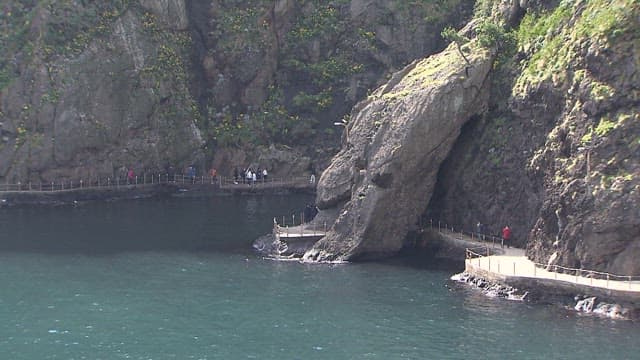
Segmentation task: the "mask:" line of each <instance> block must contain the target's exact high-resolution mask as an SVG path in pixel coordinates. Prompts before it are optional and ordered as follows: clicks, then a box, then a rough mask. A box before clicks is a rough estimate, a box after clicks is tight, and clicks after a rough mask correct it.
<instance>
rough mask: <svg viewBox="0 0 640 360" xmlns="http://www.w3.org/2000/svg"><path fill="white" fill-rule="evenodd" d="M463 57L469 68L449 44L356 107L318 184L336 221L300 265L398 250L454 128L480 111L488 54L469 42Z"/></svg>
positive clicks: (484, 98)
mask: <svg viewBox="0 0 640 360" xmlns="http://www.w3.org/2000/svg"><path fill="white" fill-rule="evenodd" d="M463 51H465V52H468V54H467V55H466V56H467V57H468V60H469V63H466V62H465V60H464V59H463V58H462V57H461V55H460V54H459V53H458V52H457V51H456V49H455V47H454V45H451V46H450V47H448V48H447V49H446V50H445V51H443V52H442V53H440V54H437V55H434V56H432V57H430V58H427V59H424V60H421V61H417V62H414V63H412V64H411V65H409V66H407V67H406V68H405V69H403V70H402V71H400V72H398V73H396V74H395V75H394V76H393V77H392V79H391V80H390V81H389V82H388V83H387V84H386V85H385V86H383V87H381V88H379V89H378V90H376V91H375V92H374V93H373V94H372V95H371V96H369V98H368V99H367V100H364V101H363V102H361V103H360V104H358V105H357V106H356V107H355V109H354V112H353V113H352V115H351V120H350V122H349V124H348V125H347V128H346V129H345V134H344V137H343V139H344V145H343V149H342V151H341V152H340V153H339V154H338V155H336V157H334V159H333V161H332V163H331V165H329V167H328V168H327V170H326V171H325V172H324V173H323V174H322V177H321V178H320V181H319V184H318V195H317V205H318V207H319V208H320V209H321V210H322V209H329V208H334V207H340V208H341V211H340V215H339V217H338V218H337V219H336V221H335V223H334V225H333V226H332V227H331V230H330V231H329V233H328V234H327V235H326V236H325V237H324V238H323V239H322V240H320V241H319V242H318V243H317V244H315V246H314V247H313V249H311V250H310V251H308V252H307V253H306V254H305V259H312V260H328V259H329V260H331V259H349V258H357V257H367V256H380V255H384V254H390V253H394V252H396V251H398V250H399V249H400V248H401V246H402V241H403V239H404V237H405V236H406V234H407V232H408V231H409V229H410V228H411V226H413V224H415V222H416V221H417V218H418V216H419V215H420V214H422V212H423V211H424V210H425V208H426V205H427V204H428V201H429V198H430V197H431V194H432V192H433V188H434V185H435V182H436V178H437V174H438V170H439V168H440V165H441V163H442V161H443V160H444V159H445V158H446V155H447V154H448V152H449V149H450V148H451V147H452V145H453V144H454V143H455V141H456V139H457V137H458V135H459V134H460V129H461V128H462V126H463V125H464V124H465V122H467V121H468V120H469V119H470V118H471V117H472V116H474V115H478V114H481V113H482V112H483V111H485V110H486V106H487V99H488V91H487V87H488V86H489V83H490V82H489V80H488V75H489V72H490V69H491V66H492V63H493V55H492V54H491V52H490V51H487V50H485V49H481V48H480V47H479V46H478V45H477V44H475V43H471V44H470V45H469V47H468V48H465V49H463Z"/></svg>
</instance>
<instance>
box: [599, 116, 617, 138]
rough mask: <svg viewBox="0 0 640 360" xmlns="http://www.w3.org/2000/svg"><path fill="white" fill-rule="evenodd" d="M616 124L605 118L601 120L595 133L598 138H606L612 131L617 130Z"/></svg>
mask: <svg viewBox="0 0 640 360" xmlns="http://www.w3.org/2000/svg"><path fill="white" fill-rule="evenodd" d="M615 127H616V123H615V122H613V121H611V119H609V118H606V117H603V118H602V119H600V122H599V123H598V126H596V128H595V133H596V134H597V135H598V136H606V135H607V134H608V133H609V132H611V130H613V129H615Z"/></svg>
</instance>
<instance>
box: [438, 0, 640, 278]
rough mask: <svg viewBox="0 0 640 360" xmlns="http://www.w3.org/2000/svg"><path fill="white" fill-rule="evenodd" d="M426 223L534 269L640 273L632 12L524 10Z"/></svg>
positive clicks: (620, 7) (534, 5) (637, 23)
mask: <svg viewBox="0 0 640 360" xmlns="http://www.w3.org/2000/svg"><path fill="white" fill-rule="evenodd" d="M523 11H526V15H525V16H524V18H523V19H522V21H521V23H520V24H519V26H518V28H517V29H516V32H515V33H516V35H517V40H518V49H517V53H516V54H515V56H514V57H513V59H510V60H508V61H505V62H504V63H503V64H501V67H500V68H497V69H496V70H497V71H496V72H495V74H494V79H495V80H496V81H494V85H493V88H492V89H493V91H492V93H493V94H494V95H493V97H492V99H493V101H492V104H491V106H490V111H489V112H488V113H487V115H486V116H484V117H483V118H481V119H479V120H478V121H476V122H474V123H471V124H469V126H468V127H467V128H466V129H465V131H464V132H463V136H462V137H461V139H460V140H459V142H458V143H457V144H456V146H455V147H454V150H453V151H452V153H451V154H450V157H449V158H448V159H447V161H446V162H445V165H444V166H443V168H442V171H441V174H440V180H439V182H438V186H437V190H436V194H435V195H434V200H433V201H432V203H431V204H430V206H429V208H430V210H429V213H428V214H427V216H428V217H431V218H436V219H441V220H443V221H446V222H448V223H452V224H456V226H457V227H464V228H466V229H468V230H472V229H474V226H475V225H474V224H476V223H477V222H478V221H480V222H482V223H484V224H488V226H489V228H490V229H491V231H492V232H493V233H496V234H497V232H498V231H499V229H500V228H501V227H502V226H504V225H505V224H510V225H511V226H512V228H513V229H514V234H515V235H516V238H515V241H516V242H517V243H518V244H519V245H520V246H526V247H527V251H528V252H527V254H528V256H529V257H530V258H532V259H534V260H535V261H537V262H539V263H543V264H547V263H550V264H559V265H563V266H566V267H573V268H583V269H592V270H601V271H608V272H612V273H617V274H625V275H637V274H640V266H639V265H638V263H637V261H634V260H633V259H635V258H637V257H638V255H640V254H639V253H638V251H639V250H638V249H639V247H640V213H639V212H638V201H639V199H640V198H639V193H638V191H639V186H640V167H639V165H640V142H639V141H640V132H639V130H640V128H639V126H640V118H639V116H640V115H639V112H638V109H639V108H640V107H639V105H640V104H639V102H638V101H639V100H640V97H639V94H640V93H639V91H638V90H639V89H638V84H640V78H639V77H638V76H639V70H640V60H639V59H640V58H639V53H638V51H639V44H640V30H639V29H640V20H639V19H640V18H639V11H640V6H639V4H638V3H637V2H635V1H599V0H592V1H575V2H561V3H559V4H558V3H557V2H553V1H537V2H534V1H530V2H529V4H528V6H527V7H526V8H523Z"/></svg>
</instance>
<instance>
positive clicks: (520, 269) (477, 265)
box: [465, 243, 640, 294]
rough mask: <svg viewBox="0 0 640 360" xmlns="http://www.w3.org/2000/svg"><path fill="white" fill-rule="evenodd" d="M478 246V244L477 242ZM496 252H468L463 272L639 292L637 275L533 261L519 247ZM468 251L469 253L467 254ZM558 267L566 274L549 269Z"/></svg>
mask: <svg viewBox="0 0 640 360" xmlns="http://www.w3.org/2000/svg"><path fill="white" fill-rule="evenodd" d="M478 244H479V245H481V244H482V243H478ZM496 250H497V251H496V252H497V254H495V255H490V256H483V255H481V254H478V253H472V254H471V255H472V256H468V257H467V259H466V260H465V267H466V269H467V271H469V270H472V271H478V270H479V271H483V272H487V273H489V274H491V275H495V276H498V277H502V278H511V277H513V278H516V277H520V278H531V279H540V280H551V281H557V282H562V283H568V284H573V285H580V286H589V287H594V288H599V289H606V290H615V291H624V292H633V293H638V294H640V281H639V280H638V277H634V276H626V275H615V274H607V273H601V272H597V271H590V270H578V271H576V269H566V268H562V267H559V266H557V267H556V266H554V265H546V266H545V265H543V264H536V263H534V262H533V261H531V260H529V259H528V258H527V257H526V256H525V252H524V250H523V249H518V248H504V249H496ZM468 254H469V253H468ZM556 268H557V269H558V270H560V271H565V272H567V273H561V272H556V271H550V270H555V269H556Z"/></svg>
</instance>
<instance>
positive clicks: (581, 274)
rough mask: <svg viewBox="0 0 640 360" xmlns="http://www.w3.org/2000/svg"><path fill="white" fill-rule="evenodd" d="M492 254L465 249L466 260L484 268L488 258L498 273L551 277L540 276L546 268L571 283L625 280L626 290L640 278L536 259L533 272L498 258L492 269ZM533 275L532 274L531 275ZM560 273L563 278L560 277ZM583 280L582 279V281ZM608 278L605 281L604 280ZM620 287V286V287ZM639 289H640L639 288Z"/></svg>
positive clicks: (555, 275)
mask: <svg viewBox="0 0 640 360" xmlns="http://www.w3.org/2000/svg"><path fill="white" fill-rule="evenodd" d="M492 255H493V254H491V252H490V250H489V248H488V247H483V246H480V247H474V248H467V249H465V260H467V261H469V262H470V263H471V264H472V265H473V260H474V259H478V262H477V266H478V268H482V266H481V262H480V259H482V258H487V260H488V261H487V264H486V265H487V266H486V268H487V270H488V271H490V272H497V273H498V274H505V275H513V276H523V277H533V278H549V277H542V276H538V275H539V274H538V271H539V270H544V271H546V272H549V273H553V279H554V280H561V281H568V282H571V283H575V284H579V285H589V286H598V285H599V286H601V287H604V288H606V289H610V288H611V284H612V282H623V283H626V284H627V289H626V290H632V285H634V284H636V283H634V282H637V281H639V280H640V276H637V275H619V274H612V273H607V272H602V271H596V270H586V269H577V268H570V267H565V266H560V265H554V264H541V263H537V262H535V261H531V260H528V261H529V262H530V263H531V264H532V272H531V273H528V274H527V273H526V271H519V270H523V269H518V267H517V266H516V262H511V264H509V265H511V266H510V269H505V268H502V269H501V268H500V264H501V263H502V262H501V261H499V260H497V261H495V262H494V265H493V266H494V268H493V269H492V264H491V256H492ZM530 275H532V276H530ZM559 275H560V277H561V278H558V276H559ZM581 280H582V281H581ZM594 280H599V282H598V283H596V284H594ZM604 280H606V282H605V283H602V281H604ZM618 288H619V287H618ZM637 291H640V289H638V290H637Z"/></svg>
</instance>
